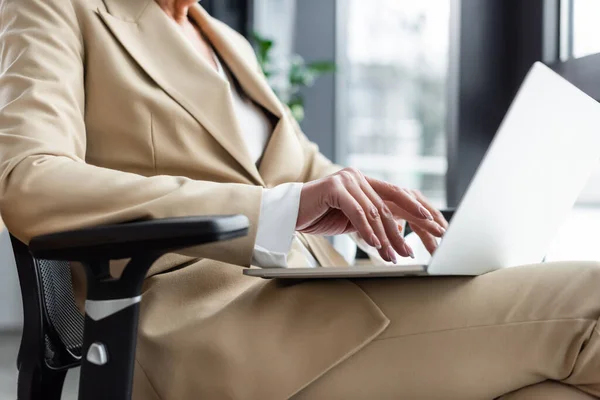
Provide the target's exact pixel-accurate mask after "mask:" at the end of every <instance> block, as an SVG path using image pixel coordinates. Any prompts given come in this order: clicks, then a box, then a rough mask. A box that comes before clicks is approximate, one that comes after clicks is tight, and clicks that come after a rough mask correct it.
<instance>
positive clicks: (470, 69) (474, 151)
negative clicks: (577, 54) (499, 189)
mask: <svg viewBox="0 0 600 400" xmlns="http://www.w3.org/2000/svg"><path fill="white" fill-rule="evenodd" d="M543 4H544V0H528V1H522V0H485V1H481V0H453V9H452V11H453V14H452V24H451V25H452V29H453V33H452V37H451V49H450V55H451V57H450V71H449V77H450V78H449V82H448V83H449V98H448V175H447V199H448V205H449V206H456V205H457V204H458V203H459V201H460V199H461V198H462V196H463V195H464V193H465V191H466V189H467V187H468V185H469V183H470V181H471V179H472V177H473V175H474V174H475V172H476V170H477V167H478V166H479V163H480V162H481V160H482V158H483V156H484V154H485V152H486V150H487V148H488V146H489V144H490V142H491V141H492V139H493V137H494V135H495V133H496V130H497V129H498V127H499V126H500V123H501V122H502V119H503V118H504V115H505V113H506V111H507V110H508V107H509V105H510V103H511V101H512V99H513V98H514V95H515V93H516V91H517V90H518V88H519V86H520V84H521V82H522V80H523V78H524V77H525V75H526V73H527V71H528V70H529V68H530V67H531V65H532V64H533V63H534V62H535V61H538V60H542V58H543V54H542V53H543V51H544V47H543V36H544V29H543V10H544V8H543Z"/></svg>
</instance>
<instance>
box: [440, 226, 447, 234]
mask: <svg viewBox="0 0 600 400" xmlns="http://www.w3.org/2000/svg"><path fill="white" fill-rule="evenodd" d="M440 233H441V234H442V235H444V234H445V233H446V230H445V229H444V228H442V227H441V226H440Z"/></svg>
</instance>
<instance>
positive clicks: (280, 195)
mask: <svg viewBox="0 0 600 400" xmlns="http://www.w3.org/2000/svg"><path fill="white" fill-rule="evenodd" d="M302 186H303V184H302V183H284V184H282V185H278V186H276V187H274V188H272V189H263V196H262V202H261V207H260V217H259V219H258V231H257V234H256V243H255V245H254V252H253V256H252V263H253V264H254V265H256V266H258V267H261V268H277V267H279V268H285V267H287V255H288V253H289V251H290V249H291V247H292V240H293V239H294V234H295V233H296V221H297V219H298V209H299V207H300V194H301V192H302Z"/></svg>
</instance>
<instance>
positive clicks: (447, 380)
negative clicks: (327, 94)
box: [0, 0, 600, 400]
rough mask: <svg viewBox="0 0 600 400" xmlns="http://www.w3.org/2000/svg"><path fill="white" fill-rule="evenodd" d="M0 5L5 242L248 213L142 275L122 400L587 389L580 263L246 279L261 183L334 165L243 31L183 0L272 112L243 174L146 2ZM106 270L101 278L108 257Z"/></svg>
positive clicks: (182, 51) (0, 190)
mask: <svg viewBox="0 0 600 400" xmlns="http://www.w3.org/2000/svg"><path fill="white" fill-rule="evenodd" d="M0 4H1V10H0V12H1V18H0V40H1V43H2V45H1V46H0V212H1V213H2V217H3V219H4V221H5V223H6V225H7V227H8V228H9V229H10V230H11V232H12V233H13V234H14V235H16V236H17V237H18V238H20V239H21V240H23V241H25V242H27V241H28V240H30V239H31V238H32V237H34V236H36V235H39V234H44V233H49V232H54V231H60V230H66V229H74V228H80V227H86V226H93V225H98V224H107V223H118V222H124V221H130V220H137V219H150V218H162V217H174V216H185V215H213V214H237V213H241V214H244V215H246V216H247V217H248V218H249V220H250V226H251V228H250V234H249V235H248V236H247V237H245V238H240V239H236V240H232V241H229V242H224V243H219V244H216V245H209V246H202V247H199V248H195V249H191V250H189V251H186V252H183V253H182V254H169V255H166V256H164V257H163V258H162V259H161V260H159V262H157V263H156V264H155V265H154V266H153V268H152V269H151V271H150V273H149V276H148V279H147V281H146V284H145V287H144V298H143V301H142V307H141V316H140V326H139V341H138V353H137V362H136V373H135V388H134V398H135V400H144V399H161V400H182V399H183V400H185V399H197V398H206V399H260V400H265V399H285V398H291V397H296V398H311V399H335V398H344V399H351V398H366V399H386V398H394V399H398V398H402V399H419V398H423V399H436V398H440V399H441V398H443V399H452V398H457V399H459V398H460V399H469V398H473V399H475V398H478V399H481V398H490V399H491V398H494V397H499V396H501V395H504V394H506V393H509V392H511V391H515V390H518V389H519V388H522V387H527V386H531V385H535V384H537V383H541V382H544V381H547V380H556V381H563V383H564V384H565V385H567V384H572V385H577V387H578V389H577V391H576V392H572V393H576V394H577V395H579V394H581V393H582V392H581V391H585V392H587V393H590V394H594V395H596V396H597V395H600V387H599V386H598V385H599V382H600V377H599V376H598V375H599V371H600V366H599V361H598V354H599V353H600V351H599V349H598V333H597V330H596V324H597V320H598V317H599V315H600V310H599V308H600V306H599V305H600V297H599V296H600V295H599V291H598V290H597V288H598V287H599V285H600V272H599V271H600V269H599V268H598V266H597V265H595V264H585V265H584V264H576V263H572V264H564V265H553V266H543V267H525V268H517V269H514V270H508V271H500V272H497V273H492V274H489V275H486V276H483V277H479V278H475V279H470V278H435V279H394V280H388V281H381V280H377V281H351V280H336V281H327V282H317V281H314V282H297V283H295V284H286V283H281V282H276V281H263V280H259V279H254V278H247V277H244V276H243V275H242V274H241V272H242V269H241V268H240V266H241V267H248V266H250V265H249V264H250V261H251V256H252V249H253V246H254V241H255V236H256V225H257V221H258V217H259V212H260V201H261V192H262V188H263V187H273V186H275V185H278V184H281V183H284V182H306V181H310V180H314V179H317V178H319V177H322V176H325V175H327V174H329V173H331V172H333V171H335V170H336V169H337V168H339V167H337V166H335V165H333V164H331V163H330V162H329V161H328V160H327V159H326V158H325V157H323V156H322V155H321V154H320V153H319V151H318V149H317V147H316V146H315V145H314V144H312V143H310V142H309V141H308V139H307V138H306V137H305V136H304V134H303V133H302V132H301V130H300V128H299V126H298V125H297V124H296V123H295V121H294V120H293V119H292V118H291V116H290V115H289V112H288V111H287V110H286V109H285V107H284V106H283V105H282V104H281V103H280V102H279V101H278V100H277V98H276V97H275V95H274V94H273V92H272V91H271V90H270V89H269V87H268V84H267V82H266V81H265V79H264V77H263V76H262V75H261V73H260V71H259V68H258V65H257V62H256V59H255V57H254V54H253V51H252V49H251V47H250V46H249V44H248V43H247V41H246V40H245V39H244V38H243V37H241V36H240V35H238V34H237V33H235V32H233V31H232V30H230V29H229V28H227V27H226V26H225V25H223V24H222V23H220V22H218V21H216V20H214V19H212V18H211V17H209V16H208V15H207V14H206V12H205V11H204V10H203V9H202V8H201V7H200V6H195V7H193V8H192V10H191V14H190V16H191V18H193V19H194V20H195V21H196V22H197V24H198V25H199V26H200V27H201V29H202V30H203V32H204V34H205V35H206V37H207V38H208V39H209V40H210V41H211V43H212V44H213V46H214V47H215V50H216V51H217V52H218V53H219V55H220V56H221V59H222V60H223V62H224V63H226V64H227V66H228V67H229V69H230V70H231V71H232V73H233V75H234V76H235V77H236V79H237V80H238V81H239V83H240V85H241V87H242V89H243V90H244V91H245V92H246V93H247V94H248V95H249V96H250V97H251V98H252V99H254V101H256V102H257V104H259V105H261V106H262V107H263V108H264V109H265V111H266V112H268V113H269V114H270V115H271V116H272V117H273V121H274V131H273V134H272V137H271V139H270V141H269V144H268V146H267V149H266V151H265V154H264V156H263V158H262V161H261V163H260V165H258V166H255V165H254V164H253V163H252V162H251V160H250V158H249V156H248V154H247V152H246V151H245V149H244V146H243V142H242V139H241V136H240V135H241V133H240V130H239V128H238V126H237V125H236V123H235V116H234V113H233V108H232V104H231V101H230V99H229V96H228V90H229V86H228V84H227V83H225V82H224V81H223V80H221V79H220V78H219V76H218V74H217V73H216V71H214V70H212V69H211V68H210V67H209V66H208V65H207V64H205V63H202V62H201V60H200V59H199V57H197V56H196V55H194V54H190V52H189V46H187V45H186V43H184V42H183V40H185V39H184V38H183V37H182V36H181V35H179V33H178V32H176V30H175V29H176V28H175V27H174V25H173V24H170V23H169V21H168V20H167V16H166V15H165V14H164V13H163V12H162V11H161V10H160V8H159V7H158V6H157V4H156V3H155V1H154V0H128V1H124V0H44V1H40V0H0ZM302 241H303V242H305V243H307V244H308V246H309V249H310V251H312V253H313V254H314V255H315V257H316V258H317V259H318V260H319V262H320V263H321V264H322V265H323V266H332V265H336V264H338V265H339V264H341V263H343V259H342V258H341V256H340V255H339V254H338V253H336V252H335V251H334V249H333V248H332V247H331V245H330V244H329V242H327V241H326V240H325V239H323V238H319V237H312V236H306V237H302ZM292 257H294V254H292ZM294 262H295V263H297V264H301V261H299V259H298V260H296V261H294ZM112 267H113V271H114V274H116V275H118V273H119V271H120V269H122V263H114V265H113V266H112ZM74 271H76V272H77V271H79V269H77V268H75V269H74ZM77 278H78V275H77V274H76V279H75V280H76V281H78V279H77ZM79 278H81V276H79ZM77 289H78V290H77V293H78V297H79V299H80V300H81V299H82V296H83V290H82V288H81V285H79V287H78V288H77ZM547 385H549V383H548V384H546V386H545V387H548V386H547ZM542 387H544V386H542ZM559 387H560V388H561V389H565V390H567V391H571V390H574V389H571V388H569V387H568V386H559ZM525 390H531V389H525ZM516 395H517V396H518V392H517V394H516ZM509 398H510V397H509ZM513 398H517V397H513ZM573 398H574V399H575V398H578V397H573Z"/></svg>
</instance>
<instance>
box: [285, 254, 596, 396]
mask: <svg viewBox="0 0 600 400" xmlns="http://www.w3.org/2000/svg"><path fill="white" fill-rule="evenodd" d="M356 283H357V284H358V285H359V286H360V287H361V288H362V289H363V290H364V291H365V292H366V293H367V294H368V295H369V296H370V297H371V298H372V299H373V301H374V302H375V303H376V304H377V305H378V306H379V307H381V309H382V310H383V312H384V313H385V314H386V316H387V317H388V318H390V320H391V324H390V326H389V327H388V328H387V329H386V330H385V331H384V332H383V333H382V334H381V335H380V336H379V337H378V338H376V339H375V341H373V342H372V343H370V344H369V345H368V346H367V347H365V348H364V349H363V350H361V351H359V352H358V353H356V354H355V355H353V356H352V357H350V358H349V359H348V360H346V361H345V362H343V363H341V364H340V365H338V366H337V367H335V368H333V369H332V370H331V371H329V372H328V373H327V374H325V375H324V376H322V377H321V378H320V379H318V380H317V381H315V382H313V383H312V384H310V385H309V386H307V387H306V388H305V389H304V390H303V391H301V392H300V393H299V394H298V395H296V396H295V397H294V400H304V399H331V400H334V399H344V400H350V399H378V400H385V399H409V400H418V399H427V400H435V399H444V400H451V399H461V400H468V399H476V400H482V399H495V398H502V399H504V400H515V399H519V400H520V399H546V400H548V399H549V400H552V399H564V400H569V399H588V398H590V399H593V398H597V397H594V396H600V332H599V329H600V328H599V327H598V319H599V317H600V264H597V263H580V262H579V263H555V264H544V265H542V266H528V267H519V268H511V269H506V270H502V271H497V272H493V273H490V274H487V275H483V276H480V277H476V278H463V277H439V278H402V279H386V280H383V279H373V280H357V281H356ZM348 312H351V310H349V311H348ZM558 382H560V383H558ZM505 395H506V396H505ZM502 396H504V397H502Z"/></svg>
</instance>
